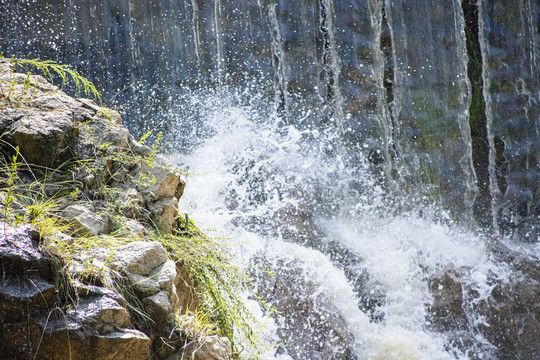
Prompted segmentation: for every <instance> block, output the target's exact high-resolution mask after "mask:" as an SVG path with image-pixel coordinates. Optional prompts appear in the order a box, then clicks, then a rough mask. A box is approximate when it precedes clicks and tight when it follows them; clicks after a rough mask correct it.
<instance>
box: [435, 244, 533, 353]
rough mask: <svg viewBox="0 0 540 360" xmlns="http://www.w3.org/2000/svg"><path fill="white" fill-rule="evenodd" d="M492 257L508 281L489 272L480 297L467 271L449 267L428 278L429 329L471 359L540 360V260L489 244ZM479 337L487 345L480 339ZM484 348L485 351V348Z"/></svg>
mask: <svg viewBox="0 0 540 360" xmlns="http://www.w3.org/2000/svg"><path fill="white" fill-rule="evenodd" d="M488 250H489V251H490V255H491V256H492V257H493V258H494V259H496V260H497V261H500V262H501V263H500V266H509V267H510V269H511V270H509V271H508V276H507V277H502V278H501V277H497V276H496V275H495V274H491V273H488V278H487V284H488V286H489V288H490V289H491V291H490V292H489V293H488V294H483V295H481V294H479V292H478V290H477V289H476V287H475V286H474V283H473V284H471V283H470V277H471V274H470V271H471V269H468V268H460V269H452V268H448V269H446V270H444V272H443V273H442V274H441V275H440V276H438V277H433V278H432V279H431V280H430V291H431V293H432V295H433V303H432V304H431V305H430V306H429V307H428V311H429V316H428V320H429V323H430V324H431V325H430V327H431V328H432V329H433V330H435V331H439V332H442V333H445V334H447V335H448V337H449V341H450V342H451V343H452V344H453V345H454V346H456V347H457V348H460V349H461V350H462V351H464V352H466V353H468V355H469V356H470V357H471V358H473V359H476V358H478V359H480V358H482V356H486V354H491V355H490V356H492V357H493V358H496V359H503V360H506V359H538V358H540V343H539V342H538V339H539V338H540V305H539V304H540V265H538V264H539V260H538V259H536V258H535V257H532V256H526V255H524V254H520V253H517V252H514V251H512V250H510V249H508V248H506V247H505V246H504V245H503V244H501V243H499V242H492V243H488ZM478 334H480V337H482V338H483V339H485V340H487V341H488V342H489V344H490V345H489V346H487V345H486V344H485V343H482V342H479V341H478V338H479V336H478ZM486 346H487V347H486Z"/></svg>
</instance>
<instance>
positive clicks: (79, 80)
mask: <svg viewBox="0 0 540 360" xmlns="http://www.w3.org/2000/svg"><path fill="white" fill-rule="evenodd" d="M11 61H12V63H13V64H14V65H16V66H20V67H23V68H25V67H26V66H31V67H34V68H38V69H39V70H40V71H41V72H42V73H43V75H45V77H46V78H48V79H49V80H50V81H51V82H53V74H56V75H58V76H59V77H60V79H61V80H62V85H61V87H62V88H63V87H64V86H65V85H66V83H67V82H68V77H69V78H71V79H72V80H73V82H74V83H75V87H76V88H77V91H78V92H79V93H80V92H81V90H83V91H84V93H85V94H87V95H90V94H91V95H93V96H94V98H95V99H96V100H98V101H99V103H100V104H101V94H100V93H99V91H98V90H97V89H96V87H95V85H94V84H93V83H92V82H91V81H89V80H88V79H86V78H85V77H84V76H82V75H81V74H79V73H78V72H77V71H76V70H73V68H72V66H71V65H63V64H58V63H57V62H55V61H52V60H40V59H15V58H12V59H11ZM27 84H28V86H29V78H27Z"/></svg>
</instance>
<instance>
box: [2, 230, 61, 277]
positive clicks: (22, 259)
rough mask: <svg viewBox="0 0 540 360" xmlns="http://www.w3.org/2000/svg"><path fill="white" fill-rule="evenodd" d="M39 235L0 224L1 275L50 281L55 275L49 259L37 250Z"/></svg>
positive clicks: (32, 231) (34, 231)
mask: <svg viewBox="0 0 540 360" xmlns="http://www.w3.org/2000/svg"><path fill="white" fill-rule="evenodd" d="M38 240H39V233H38V232H37V231H36V230H34V229H32V228H30V227H22V228H15V227H13V226H11V225H9V224H6V223H5V222H0V269H2V272H3V275H6V274H13V275H17V276H19V277H23V278H26V277H29V278H36V277H41V278H43V279H45V280H52V279H53V277H54V274H55V271H54V267H53V265H52V264H51V261H50V259H49V258H48V257H47V256H45V255H43V253H42V252H41V251H39V249H38Z"/></svg>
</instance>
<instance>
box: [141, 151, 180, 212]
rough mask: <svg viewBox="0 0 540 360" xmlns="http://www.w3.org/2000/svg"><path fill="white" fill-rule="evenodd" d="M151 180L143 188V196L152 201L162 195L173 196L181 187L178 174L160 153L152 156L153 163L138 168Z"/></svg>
mask: <svg viewBox="0 0 540 360" xmlns="http://www.w3.org/2000/svg"><path fill="white" fill-rule="evenodd" d="M140 172H141V173H143V174H145V175H146V177H148V178H149V179H151V180H152V181H151V182H149V183H148V184H147V187H146V188H145V189H144V194H145V198H147V200H148V201H150V202H152V201H155V200H157V199H160V198H164V197H174V196H175V194H176V193H177V189H178V188H179V187H181V186H182V185H181V184H180V176H179V175H178V173H176V171H175V170H174V168H173V167H172V164H171V163H170V161H169V160H167V159H166V158H165V157H163V156H161V155H156V156H154V163H153V164H151V166H150V165H147V166H146V167H144V168H143V169H141V170H140Z"/></svg>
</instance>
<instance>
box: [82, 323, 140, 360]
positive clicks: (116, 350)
mask: <svg viewBox="0 0 540 360" xmlns="http://www.w3.org/2000/svg"><path fill="white" fill-rule="evenodd" d="M94 339H95V340H94V344H95V348H94V350H93V351H94V352H95V355H94V356H95V357H94V359H95V360H98V359H99V360H118V359H126V360H146V359H148V356H149V347H150V339H149V338H148V337H147V336H146V335H145V334H143V333H141V332H140V331H137V330H129V329H126V330H123V331H116V332H113V333H109V334H105V335H96V336H95V337H94Z"/></svg>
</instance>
